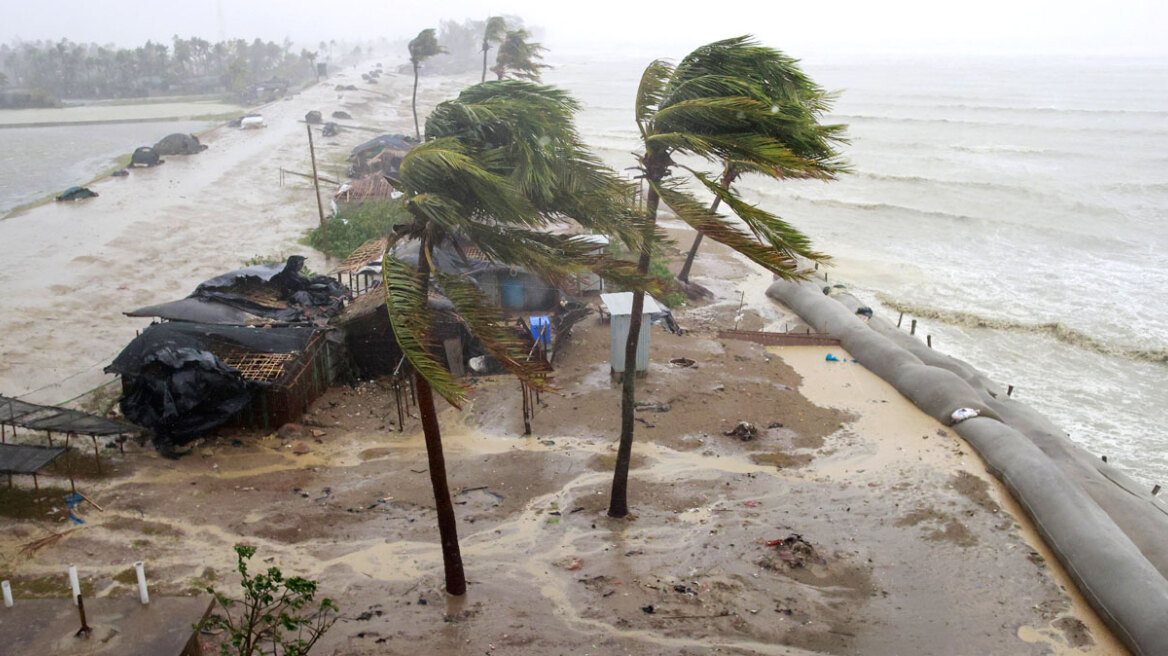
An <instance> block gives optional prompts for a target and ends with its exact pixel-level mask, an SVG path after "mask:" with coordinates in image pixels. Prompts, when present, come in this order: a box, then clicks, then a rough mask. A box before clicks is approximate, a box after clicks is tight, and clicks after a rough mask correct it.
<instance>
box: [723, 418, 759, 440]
mask: <svg viewBox="0 0 1168 656" xmlns="http://www.w3.org/2000/svg"><path fill="white" fill-rule="evenodd" d="M722 434H723V435H725V436H727V437H737V438H738V439H740V440H742V441H743V442H749V441H751V440H753V439H754V438H755V437H757V436H758V428H757V427H756V426H755V425H754V424H752V423H750V422H749V421H740V422H738V425H737V426H735V427H734V428H733V429H731V430H728V431H726V432H724V433H722Z"/></svg>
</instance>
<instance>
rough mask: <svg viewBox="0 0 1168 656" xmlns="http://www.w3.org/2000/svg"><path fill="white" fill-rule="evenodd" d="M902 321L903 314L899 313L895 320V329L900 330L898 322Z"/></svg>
mask: <svg viewBox="0 0 1168 656" xmlns="http://www.w3.org/2000/svg"><path fill="white" fill-rule="evenodd" d="M903 319H904V313H903V312H901V313H900V316H899V317H897V318H896V327H897V328H900V322H901V321H902V320H903Z"/></svg>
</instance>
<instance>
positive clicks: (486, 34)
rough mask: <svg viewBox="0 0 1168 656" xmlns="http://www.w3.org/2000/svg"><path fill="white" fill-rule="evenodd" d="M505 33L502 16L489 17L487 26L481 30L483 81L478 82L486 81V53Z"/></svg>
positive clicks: (505, 25)
mask: <svg viewBox="0 0 1168 656" xmlns="http://www.w3.org/2000/svg"><path fill="white" fill-rule="evenodd" d="M506 32H507V23H506V21H504V20H503V17H502V16H491V17H490V18H488V19H487V25H486V27H485V28H484V29H483V48H482V49H483V79H481V80H479V81H480V82H486V81H487V52H488V51H490V49H491V44H492V43H499V42H501V41H502V40H503V37H504V36H505V35H506Z"/></svg>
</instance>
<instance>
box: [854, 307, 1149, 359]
mask: <svg viewBox="0 0 1168 656" xmlns="http://www.w3.org/2000/svg"><path fill="white" fill-rule="evenodd" d="M876 298H877V299H878V300H879V301H880V302H881V303H883V304H884V305H885V306H886V307H888V308H889V309H891V310H894V311H896V312H903V313H905V314H907V315H911V316H914V317H918V318H922V319H933V320H935V321H940V322H942V323H947V324H950V325H953V326H960V327H962V328H990V329H992V330H1004V331H1010V332H1015V333H1031V334H1036V335H1047V336H1049V337H1053V338H1054V339H1056V340H1058V341H1060V342H1062V343H1064V344H1067V345H1070V346H1074V347H1076V348H1080V349H1083V350H1087V351H1094V352H1095V353H1100V354H1102V355H1108V356H1112V357H1119V358H1124V359H1126V360H1132V361H1135V362H1153V363H1156V364H1164V365H1168V348H1152V349H1139V348H1131V347H1128V346H1124V345H1122V344H1114V343H1111V342H1107V341H1104V340H1102V339H1099V338H1097V337H1094V336H1092V335H1088V334H1087V333H1085V332H1083V331H1081V330H1077V329H1075V328H1071V327H1070V326H1068V325H1066V324H1064V323H1062V322H1061V321H1052V322H1047V323H1030V322H1026V321H1015V320H1012V319H997V318H990V317H983V316H981V315H978V314H975V313H973V312H962V311H960V310H946V309H941V308H934V307H930V306H927V305H918V304H916V303H909V302H906V301H901V300H897V299H895V298H892V297H891V296H889V295H888V294H885V293H884V292H877V293H876Z"/></svg>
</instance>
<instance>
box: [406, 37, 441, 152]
mask: <svg viewBox="0 0 1168 656" xmlns="http://www.w3.org/2000/svg"><path fill="white" fill-rule="evenodd" d="M409 51H410V66H411V67H412V68H413V69H414V93H413V96H411V97H410V109H412V110H413V112H414V134H415V135H416V136H417V138H418V141H421V140H422V129H421V128H420V127H419V125H418V67H419V66H421V64H422V62H424V61H426V60H427V59H429V58H431V57H433V56H434V55H439V54H442V53H444V52H446V49H445V48H443V47H442V46H440V45H438V37H436V36H434V28H432V27H427V28H426V29H424V30H422V31H421V32H418V36H416V37H414V38H413V39H411V40H410V44H409Z"/></svg>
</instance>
